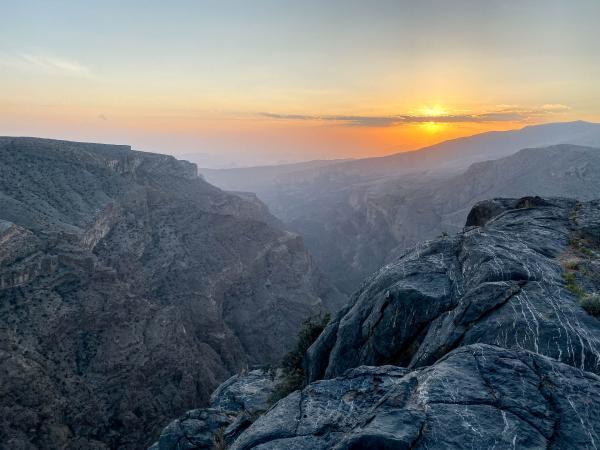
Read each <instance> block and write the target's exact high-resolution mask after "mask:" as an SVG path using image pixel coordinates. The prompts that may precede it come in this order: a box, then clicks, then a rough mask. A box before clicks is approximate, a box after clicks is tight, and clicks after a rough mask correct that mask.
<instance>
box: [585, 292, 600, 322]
mask: <svg viewBox="0 0 600 450" xmlns="http://www.w3.org/2000/svg"><path fill="white" fill-rule="evenodd" d="M581 307H582V308H583V309H585V310H586V311H587V312H588V313H589V314H591V315H592V316H595V317H600V294H597V293H593V294H586V295H584V296H583V297H582V298H581Z"/></svg>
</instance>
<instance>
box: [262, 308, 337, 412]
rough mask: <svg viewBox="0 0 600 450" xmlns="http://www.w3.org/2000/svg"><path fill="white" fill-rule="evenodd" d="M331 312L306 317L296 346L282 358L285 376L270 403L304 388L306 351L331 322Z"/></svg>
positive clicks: (278, 384) (272, 395) (270, 398)
mask: <svg viewBox="0 0 600 450" xmlns="http://www.w3.org/2000/svg"><path fill="white" fill-rule="evenodd" d="M330 318H331V316H330V315H329V314H319V315H316V316H313V317H309V318H308V319H306V320H305V321H304V322H303V323H302V326H301V327H300V331H299V332H298V341H297V342H296V346H295V347H294V348H293V349H292V350H291V351H290V352H289V353H288V354H287V355H285V356H284V357H283V359H282V360H281V369H282V371H283V377H282V379H281V381H280V382H279V383H277V386H276V387H275V390H274V391H273V393H272V394H271V396H270V397H269V402H270V403H275V402H277V401H278V400H280V399H282V398H283V397H286V396H287V395H288V394H290V393H292V392H294V391H296V390H298V389H302V387H303V385H304V375H305V374H304V359H305V357H306V351H307V350H308V348H309V347H310V346H311V345H312V344H313V342H315V341H316V340H317V338H318V337H319V335H320V334H321V332H322V331H323V330H324V329H325V327H326V326H327V324H328V323H329V320H330Z"/></svg>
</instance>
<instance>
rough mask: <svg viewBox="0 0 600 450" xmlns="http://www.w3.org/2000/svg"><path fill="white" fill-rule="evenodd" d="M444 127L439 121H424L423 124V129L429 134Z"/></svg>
mask: <svg viewBox="0 0 600 450" xmlns="http://www.w3.org/2000/svg"><path fill="white" fill-rule="evenodd" d="M443 128H444V125H443V124H441V123H438V122H434V121H431V122H424V123H422V124H421V129H422V130H423V131H425V132H426V133H429V134H434V133H437V132H439V131H441V130H442V129H443Z"/></svg>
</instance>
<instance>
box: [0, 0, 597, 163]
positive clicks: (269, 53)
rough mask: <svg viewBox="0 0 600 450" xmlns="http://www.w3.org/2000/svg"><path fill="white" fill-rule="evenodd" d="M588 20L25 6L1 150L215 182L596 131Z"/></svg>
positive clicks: (425, 7)
mask: <svg viewBox="0 0 600 450" xmlns="http://www.w3.org/2000/svg"><path fill="white" fill-rule="evenodd" d="M599 16H600V3H598V2H594V1H588V0H580V1H576V2H573V1H566V0H552V1H526V2H516V1H515V2H502V3H490V2H485V3H484V2H472V1H467V0H459V1H454V2H445V1H434V0H430V1H424V2H415V1H405V2H395V1H387V0H382V1H379V2H376V3H375V4H365V3H364V2H359V1H350V2H341V1H331V2H327V4H322V2H317V1H308V2H302V3H298V2H277V1H266V0H265V1H258V2H252V3H250V2H242V1H238V2H228V3H227V4H224V3H222V2H215V1H206V2H193V1H188V0H185V1H180V2H177V3H175V4H173V3H169V4H166V3H163V2H158V1H150V2H127V3H126V4H122V3H120V2H116V1H114V0H111V1H106V2H103V3H102V4H84V3H74V2H69V1H66V0H62V1H52V2H49V1H36V0H23V1H21V2H19V3H18V4H15V5H11V7H10V8H9V9H7V10H6V11H5V14H3V17H2V19H0V21H1V23H2V27H0V83H1V84H0V85H1V86H2V88H0V134H2V135H28V136H42V137H48V138H56V139H68V140H77V141H93V142H107V143H126V144H130V145H132V147H134V148H137V149H140V150H145V151H151V152H163V153H170V154H174V155H178V156H182V155H190V154H201V155H204V158H205V160H206V161H207V164H206V165H207V166H221V167H223V166H249V165H262V164H276V163H288V162H298V161H310V160H315V159H339V158H361V157H369V156H382V155H386V154H392V153H396V152H399V151H405V150H413V149H418V148H422V147H426V146H429V145H432V144H435V143H438V142H442V141H445V140H448V139H452V138H457V137H462V136H469V135H473V134H477V133H480V132H485V131H492V130H498V131H502V130H509V129H517V128H521V127H523V126H526V125H532V124H540V123H547V122H564V121H572V120H579V119H581V120H588V121H600V88H599V87H598V85H597V82H596V80H597V79H598V75H600V60H599V59H598V58H597V57H595V55H596V51H597V50H596V48H595V46H596V42H598V41H600V30H599V29H598V27H597V26H596V24H595V18H597V17H599Z"/></svg>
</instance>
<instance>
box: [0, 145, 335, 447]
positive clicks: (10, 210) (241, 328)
mask: <svg viewBox="0 0 600 450" xmlns="http://www.w3.org/2000/svg"><path fill="white" fill-rule="evenodd" d="M279 226H280V222H279V221H278V220H277V219H275V218H274V217H273V216H271V215H270V214H269V213H268V211H267V209H266V208H265V206H264V205H263V204H261V203H260V202H259V201H258V200H257V199H256V197H255V196H252V195H245V196H244V198H240V197H239V196H236V195H232V194H229V193H226V192H223V191H221V190H220V189H217V188H216V187H214V186H211V185H210V184H208V183H206V182H205V181H204V180H202V179H201V178H199V177H198V176H197V172H196V166H195V165H193V164H191V163H188V162H185V161H178V160H176V159H175V158H173V157H171V156H166V155H159V154H151V153H143V152H137V151H132V150H131V149H130V148H129V147H127V146H109V145H100V144H83V143H74V142H65V141H53V140H46V139H33V138H0V361H2V363H1V367H2V369H1V374H0V380H1V381H0V411H2V412H3V414H2V417H1V418H0V436H1V437H2V442H1V443H0V447H2V448H11V449H25V448H27V449H50V448H52V449H59V448H69V449H75V448H81V449H83V448H85V449H96V450H100V449H116V448H119V449H139V448H143V447H144V444H145V443H150V442H151V441H152V439H154V438H156V437H157V434H156V433H158V431H159V429H160V427H161V426H162V425H164V423H165V421H167V420H168V419H169V418H171V417H174V416H177V415H178V414H180V413H182V412H183V411H185V410H187V409H189V408H192V407H196V406H198V405H203V404H207V402H208V397H209V395H210V393H211V392H212V390H213V389H214V388H215V387H216V386H217V385H218V384H219V383H220V382H221V381H223V380H224V379H226V378H227V377H228V376H230V375H231V374H232V373H235V372H237V371H239V370H242V369H243V368H245V367H247V366H248V365H252V364H266V363H272V362H275V361H278V360H279V358H280V357H281V356H282V355H283V354H284V353H285V352H286V351H287V350H288V349H289V348H290V347H291V346H292V344H293V343H294V342H295V335H296V333H297V330H298V328H299V327H300V324H301V322H302V321H303V320H304V319H305V318H306V317H307V316H309V315H312V314H315V313H317V312H322V311H333V310H336V309H337V308H339V307H340V306H341V305H342V304H343V303H344V301H345V298H344V296H342V295H341V294H339V292H337V291H336V290H335V288H333V287H332V286H331V285H330V284H328V282H327V281H326V280H325V279H324V278H323V276H322V275H321V273H320V272H319V271H318V269H317V268H316V266H315V265H314V264H313V261H312V259H311V256H310V255H309V253H308V252H307V250H306V248H305V247H304V245H303V243H302V239H301V238H300V237H299V236H298V235H296V234H293V233H290V232H287V231H284V230H282V229H280V228H279ZM153 434H155V435H154V436H152V435H153ZM146 441H147V442H146Z"/></svg>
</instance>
